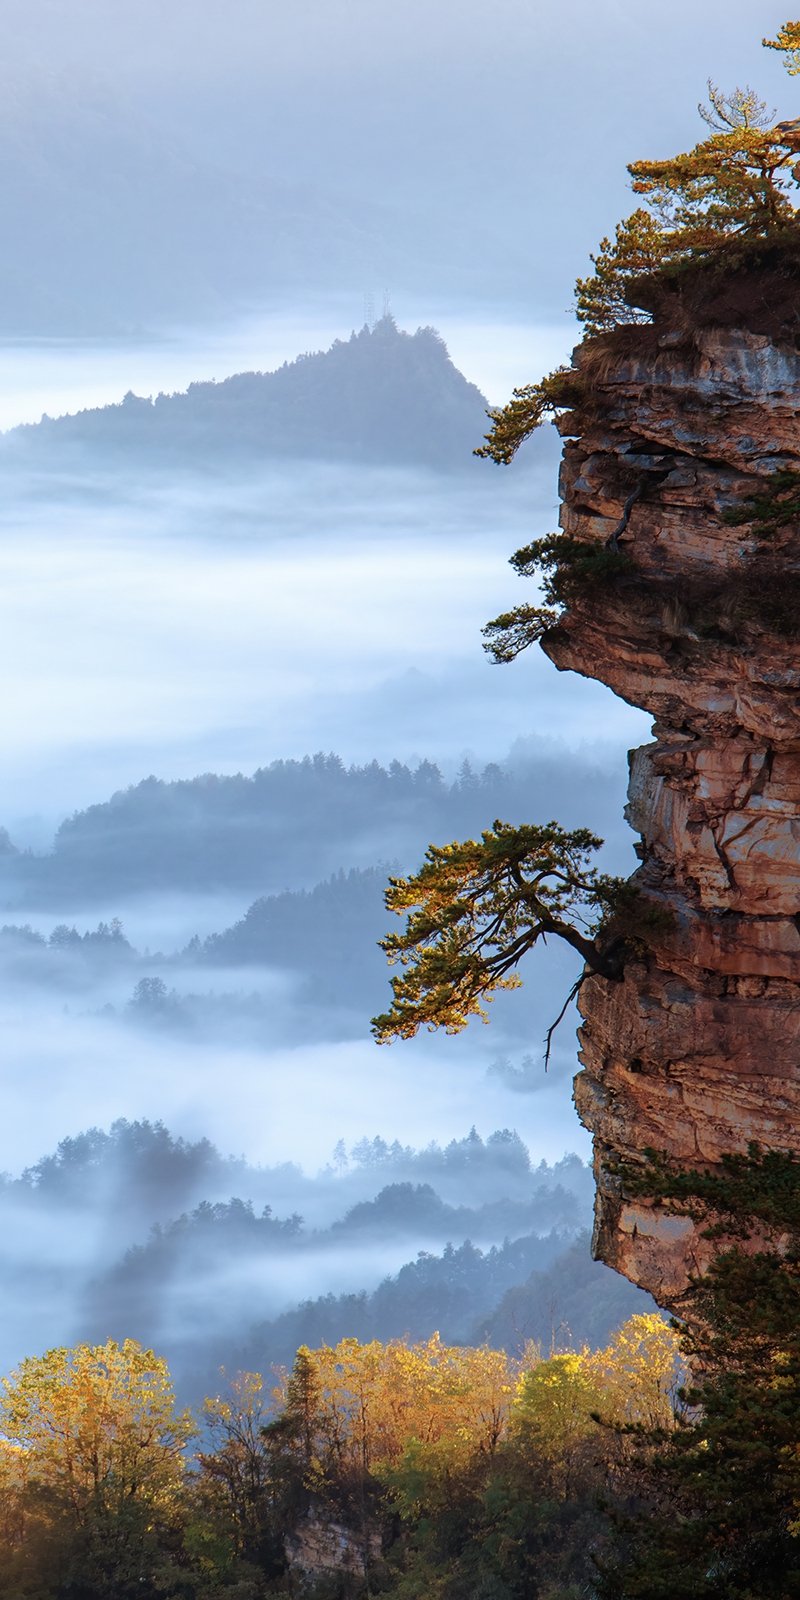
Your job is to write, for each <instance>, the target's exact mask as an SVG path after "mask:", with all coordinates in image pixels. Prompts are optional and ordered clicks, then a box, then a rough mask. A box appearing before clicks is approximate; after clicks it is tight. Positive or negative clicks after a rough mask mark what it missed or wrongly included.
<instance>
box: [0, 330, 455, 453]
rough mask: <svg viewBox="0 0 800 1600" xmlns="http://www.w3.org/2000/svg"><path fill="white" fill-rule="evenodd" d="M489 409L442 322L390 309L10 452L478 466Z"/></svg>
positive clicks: (18, 442)
mask: <svg viewBox="0 0 800 1600" xmlns="http://www.w3.org/2000/svg"><path fill="white" fill-rule="evenodd" d="M486 405H487V402H486V400H485V399H484V397H483V395H482V394H481V392H480V390H479V389H478V388H476V386H475V384H474V383H469V382H468V381H467V379H466V378H465V377H463V376H462V374H461V373H460V372H459V371H458V369H457V368H456V367H455V366H454V365H453V363H452V361H451V360H450V357H449V355H448V352H447V347H446V345H445V343H444V341H443V340H442V339H441V338H440V337H439V335H438V333H437V332H436V331H435V329H433V328H418V329H417V331H416V333H414V334H408V333H405V332H403V331H402V330H401V329H400V328H398V327H397V324H396V323H395V321H394V318H393V317H391V316H388V315H387V316H384V317H383V318H382V319H381V320H380V322H377V323H376V324H375V325H374V327H372V328H370V327H368V326H366V325H365V326H364V327H363V328H362V329H361V330H360V332H358V333H353V334H351V336H350V338H349V339H347V340H342V339H337V340H336V341H335V343H334V344H333V345H332V346H331V348H330V349H329V350H326V351H318V352H316V353H314V354H308V355H302V356H298V358H297V360H296V361H292V362H284V365H283V366H282V367H279V368H278V370H277V371H275V372H241V373H238V374H237V375H236V376H235V377H231V378H226V379H224V380H223V381H222V382H221V383H214V382H208V383H192V384H190V385H189V388H188V390H187V391H186V393H185V394H169V395H167V394H159V395H157V396H156V398H155V399H154V400H151V399H142V398H140V397H137V396H136V395H134V394H133V393H128V394H127V395H126V396H125V399H124V400H122V401H121V402H120V403H119V404H118V405H108V406H103V407H100V408H98V409H96V410H90V411H81V412H79V413H78V414H77V415H75V416H66V417H59V418H58V419H56V420H54V419H52V418H49V417H43V418H42V421H41V422H39V423H36V424H30V425H27V426H24V427H21V428H16V429H14V430H13V432H12V433H10V434H9V435H7V436H6V440H5V446H4V448H5V453H6V455H7V456H10V457H11V458H12V459H14V458H16V457H18V456H19V454H20V452H22V453H23V454H25V455H28V456H29V455H31V454H32V455H33V457H34V458H35V460H36V461H37V462H40V461H43V460H47V459H53V460H55V459H60V458H61V457H62V456H63V454H64V452H65V451H67V452H70V450H72V451H74V450H75V448H76V447H80V448H81V449H84V450H90V451H91V452H93V453H94V454H95V455H96V454H98V453H100V454H101V455H102V456H104V457H110V458H112V459H113V460H114V461H115V462H117V463H119V462H120V460H121V459H125V460H127V461H128V462H129V463H131V464H134V463H136V462H146V461H156V462H168V461H184V462H187V463H191V464H193V465H200V466H203V465H207V464H208V462H209V461H210V460H217V461H219V462H220V463H224V462H225V461H227V460H231V459H233V460H241V459H242V458H247V459H254V460H258V459H262V458H267V457H298V456H301V457H302V456H305V457H316V458H319V459H324V460H334V461H352V462H383V463H396V464H398V465H401V464H402V465H416V466H427V467H436V468H456V469H463V470H469V468H470V467H471V466H472V465H473V464H474V463H473V459H472V451H473V450H474V449H475V447H476V446H477V445H479V444H480V442H481V438H482V435H483V434H484V432H485V430H486Z"/></svg>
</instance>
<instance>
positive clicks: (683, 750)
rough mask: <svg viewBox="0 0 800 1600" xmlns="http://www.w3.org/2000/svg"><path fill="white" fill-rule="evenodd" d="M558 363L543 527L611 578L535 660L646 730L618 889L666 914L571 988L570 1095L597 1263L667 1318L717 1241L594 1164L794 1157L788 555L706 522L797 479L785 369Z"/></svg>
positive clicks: (637, 756) (666, 355)
mask: <svg viewBox="0 0 800 1600" xmlns="http://www.w3.org/2000/svg"><path fill="white" fill-rule="evenodd" d="M756 298H757V297H756ZM675 322H678V324H679V319H677V318H676V319H675ZM574 362H575V365H576V366H577V368H578V373H579V378H578V383H579V385H580V386H582V389H583V398H582V399H581V400H580V402H579V406H578V409H577V410H576V411H574V412H573V413H570V414H568V415H567V416H565V417H562V419H561V422H560V428H561V431H562V433H563V434H565V435H567V441H568V442H567V443H566V445H565V449H564V458H563V467H562V483H561V495H562V500H563V511H562V526H563V528H564V530H565V532H566V533H567V534H569V535H571V536H572V537H574V538H577V539H580V540H593V541H597V542H599V543H600V544H601V545H605V546H606V547H607V548H610V549H612V550H613V549H615V548H618V550H619V552H620V554H624V555H626V556H627V557H629V558H630V562H631V565H630V566H629V567H628V569H627V571H624V572H622V573H621V575H619V576H617V577H615V578H613V579H612V580H611V581H609V582H606V583H602V584H597V585H595V586H594V587H593V589H592V591H591V594H590V593H589V592H588V591H584V592H579V593H578V594H577V595H576V596H575V597H574V598H572V599H571V600H570V602H569V607H568V610H567V611H566V613H565V614H564V616H563V618H562V621H561V623H560V625H559V626H558V627H557V628H556V629H554V630H552V631H551V632H549V633H548V634H546V635H545V637H544V639H543V641H542V642H543V646H544V649H545V650H546V652H547V654H548V655H549V656H550V658H551V660H552V661H553V662H554V663H555V665H556V666H557V667H558V668H559V669H560V670H567V669H569V670H572V671H575V672H580V673H582V674H583V675H585V676H587V677H590V678H596V679H599V680H600V681H601V682H603V683H606V684H608V686H609V687H610V688H611V689H612V690H613V691H614V693H615V694H618V695H620V696H621V697H622V698H623V699H625V700H627V701H629V702H630V703H631V704H633V705H636V706H640V707H642V708H644V709H646V710H648V711H650V712H652V714H653V716H654V718H655V723H654V727H653V734H654V742H653V743H652V744H648V745H645V746H644V747H643V748H642V749H640V750H636V751H633V752H632V753H631V757H630V762H631V780H630V789H629V806H628V811H627V815H628V819H629V821H630V823H631V825H632V827H633V828H634V829H635V830H636V831H637V832H638V833H639V834H640V836H641V844H640V845H639V846H638V853H639V855H640V857H641V863H642V864H641V867H640V869H639V871H638V873H637V874H636V876H635V880H634V881H635V882H636V883H637V884H638V885H639V886H640V888H641V890H642V896H643V900H646V901H647V902H650V903H654V904H655V905H656V906H658V907H659V908H660V909H661V911H662V912H666V913H668V915H667V916H665V917H662V918H661V929H660V931H659V932H658V933H657V934H655V935H653V936H652V937H650V938H649V939H648V941H647V945H648V947H647V950H646V953H644V954H641V955H637V956H635V957H634V958H633V959H631V960H630V961H629V962H628V964H627V966H626V969H625V973H624V978H623V980H622V981H621V982H619V983H612V982H609V981H607V980H604V979H601V978H596V977H590V978H588V979H587V980H586V981H585V982H584V985H583V988H582V990H581V1012H582V1016H583V1026H582V1028H581V1030H580V1041H581V1056H580V1059H581V1061H582V1063H583V1071H582V1072H581V1073H580V1074H579V1076H578V1077H577V1079H576V1082H575V1100H576V1104H577V1107H578V1111H579V1114H580V1116H581V1119H582V1121H583V1122H584V1124H585V1125H586V1127H587V1128H589V1129H590V1130H591V1131H592V1133H593V1135H594V1145H595V1167H596V1180H597V1208H596V1228H595V1243H594V1248H595V1252H596V1254H597V1255H599V1257H600V1258H601V1259H602V1260H604V1261H606V1262H607V1263H608V1264H609V1265H611V1266H613V1267H615V1268H616V1269H617V1270H618V1271H620V1272H623V1273H624V1274H625V1275H626V1276H627V1277H629V1278H631V1279H632V1280H633V1281H634V1282H636V1283H638V1284H640V1285H641V1286H642V1287H643V1288H646V1289H648V1290H649V1291H650V1292H651V1293H652V1294H654V1295H655V1297H656V1298H657V1299H658V1300H659V1302H660V1303H661V1304H662V1305H673V1306H679V1305H680V1303H681V1295H682V1291H683V1290H684V1288H685V1286H686V1281H687V1274H688V1272H690V1271H695V1270H702V1268H703V1266H704V1264H705V1263H706V1261H707V1259H708V1257H709V1255H710V1254H711V1252H712V1250H713V1248H714V1247H713V1246H712V1245H710V1244H709V1243H708V1241H705V1240H703V1239H702V1238H701V1237H700V1233H699V1229H695V1228H694V1226H693V1224H692V1223H691V1222H690V1221H689V1220H688V1219H683V1218H677V1217H669V1216H667V1215H666V1214H665V1213H664V1212H663V1211H659V1210H655V1209H653V1208H651V1207H650V1206H649V1205H648V1204H647V1203H646V1202H642V1201H641V1200H638V1201H636V1202H634V1201H633V1200H632V1199H631V1198H630V1197H629V1196H626V1194H625V1193H624V1190H623V1188H622V1186H621V1184H620V1180H619V1178H618V1177H617V1176H615V1175H614V1172H613V1167H614V1165H615V1163H616V1162H617V1161H618V1160H619V1159H620V1158H622V1159H623V1161H626V1162H634V1163H636V1162H640V1161H641V1160H642V1152H643V1150H644V1149H645V1148H646V1147H648V1146H652V1147H655V1148H656V1149H657V1150H659V1151H664V1152H666V1153H667V1154H668V1155H669V1156H670V1157H671V1158H672V1159H673V1160H675V1161H676V1162H678V1163H679V1164H685V1165H687V1166H689V1165H691V1166H696V1165H700V1166H706V1167H711V1168H713V1166H714V1165H715V1164H717V1163H718V1162H719V1159H720V1156H721V1154H722V1153H723V1152H725V1151H730V1150H742V1151H744V1150H746V1147H747V1143H748V1141H749V1140H753V1139H755V1140H757V1141H758V1142H759V1144H760V1145H761V1146H762V1147H764V1148H767V1149H769V1148H773V1149H776V1148H777V1149H787V1148H791V1147H796V1146H797V1143H798V1139H797V1130H798V1126H799V1125H800V1079H799V1076H798V1056H799V1055H800V1037H799V1035H800V637H798V635H799V634H800V615H799V613H800V607H799V606H798V598H797V597H798V593H799V592H800V580H799V579H798V574H800V543H796V542H795V537H796V536H795V534H794V533H792V532H791V530H790V531H787V532H783V533H780V534H779V536H778V538H777V540H773V541H772V542H771V543H768V544H767V543H763V542H762V543H759V542H758V541H757V540H755V539H754V538H753V534H752V530H751V529H750V528H749V527H748V526H744V527H732V526H730V525H726V523H725V521H724V520H723V514H724V512H725V511H726V509H729V508H731V507H734V506H742V504H743V503H745V497H746V496H747V495H752V494H753V493H754V491H756V490H757V489H758V488H759V486H762V487H763V484H764V479H765V476H766V475H768V474H771V473H773V472H774V471H775V470H776V469H779V468H783V467H791V468H796V467H798V466H800V417H799V416H798V407H799V400H798V397H799V396H800V353H798V351H797V350H796V349H795V348H794V345H793V342H790V341H789V340H788V339H786V340H784V341H783V342H780V341H779V340H778V339H776V338H774V337H770V335H769V334H765V333H759V332H752V331H750V330H749V329H747V328H742V327H735V326H733V327H731V326H728V327H725V326H719V325H718V326H716V327H715V326H706V327H701V328H696V327H695V328H694V329H693V330H692V329H690V330H687V329H686V327H685V325H684V326H681V325H680V324H679V325H677V326H676V325H674V323H673V325H672V326H671V325H670V321H669V317H668V316H666V315H662V316H661V317H660V318H657V319H656V323H655V326H654V327H653V328H650V327H643V328H629V329H625V330H622V331H620V333H619V334H618V335H614V336H611V338H610V339H607V340H605V341H603V340H600V341H595V342H593V343H590V344H586V345H584V346H582V347H579V349H578V350H577V351H576V353H575V358H574Z"/></svg>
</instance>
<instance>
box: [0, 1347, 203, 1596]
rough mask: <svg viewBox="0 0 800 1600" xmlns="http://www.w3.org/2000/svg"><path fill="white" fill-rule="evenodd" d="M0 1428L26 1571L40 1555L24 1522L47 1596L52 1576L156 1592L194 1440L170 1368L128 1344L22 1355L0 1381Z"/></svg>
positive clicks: (94, 1588)
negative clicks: (43, 1566)
mask: <svg viewBox="0 0 800 1600" xmlns="http://www.w3.org/2000/svg"><path fill="white" fill-rule="evenodd" d="M0 1433H2V1436H3V1440H4V1451H3V1460H2V1468H3V1473H4V1476H5V1481H6V1487H7V1492H8V1493H10V1495H11V1497H12V1501H13V1503H14V1504H15V1505H16V1506H17V1508H18V1516H19V1518H20V1526H21V1528H22V1529H23V1534H21V1535H20V1541H21V1546H25V1547H26V1548H25V1549H24V1550H23V1555H24V1557H25V1560H23V1566H24V1565H25V1564H26V1561H27V1564H30V1562H31V1561H33V1563H34V1564H36V1562H37V1558H38V1559H40V1558H41V1551H39V1552H38V1557H37V1549H36V1548H35V1546H36V1540H32V1539H31V1538H30V1537H29V1535H28V1534H24V1529H25V1527H26V1526H27V1527H28V1530H29V1532H30V1520H31V1518H32V1519H33V1521H34V1523H36V1521H37V1520H38V1523H39V1525H40V1534H41V1536H42V1537H43V1539H44V1542H45V1545H46V1546H47V1551H48V1552H49V1553H47V1561H48V1562H52V1563H53V1566H52V1572H53V1584H54V1588H53V1590H52V1592H53V1593H55V1592H56V1588H57V1582H58V1574H59V1571H60V1572H61V1574H62V1582H63V1583H64V1584H69V1583H72V1584H73V1586H75V1587H76V1589H77V1590H79V1592H81V1593H82V1594H85V1595H86V1596H95V1595H97V1596H98V1597H99V1596H103V1595H109V1596H111V1595H113V1596H114V1597H115V1600H125V1597H126V1596H127V1595H129V1594H130V1595H134V1594H135V1595H139V1596H141V1595H148V1594H150V1593H155V1592H156V1590H157V1587H158V1584H157V1569H158V1567H159V1566H160V1565H161V1562H162V1552H163V1550H164V1548H165V1545H168V1544H169V1540H170V1537H171V1533H172V1531H173V1530H175V1529H177V1527H178V1525H179V1522H180V1497H181V1488H182V1482H183V1473H184V1461H183V1450H184V1448H185V1446H186V1445H187V1443H188V1441H189V1440H190V1438H191V1436H192V1425H191V1420H190V1418H189V1415H188V1413H186V1412H181V1413H178V1412H176V1410H175V1402H174V1396H173V1392H172V1386H171V1383H170V1379H169V1373H168V1371H167V1367H166V1363H165V1362H164V1361H163V1360H161V1359H160V1358H159V1357H157V1356H154V1355H153V1352H152V1351H146V1350H142V1349H141V1347H140V1346H139V1345H138V1344H136V1343H135V1342H134V1341H133V1340H126V1341H125V1343H124V1344H123V1345H117V1344H115V1343H114V1341H113V1340H109V1341H108V1342H107V1343H106V1344H105V1345H98V1346H90V1345H78V1346H77V1347H76V1348H75V1349H73V1350H66V1349H56V1350H49V1351H48V1352H47V1353H46V1354H45V1355H43V1356H38V1357H30V1358H29V1359H28V1360H26V1361H23V1362H22V1364H21V1366H20V1367H19V1368H18V1369H17V1370H16V1371H15V1372H12V1373H11V1375H10V1376H9V1377H8V1378H4V1379H3V1380H2V1386H1V1392H0ZM23 1535H24V1536H23ZM56 1552H57V1553H56ZM81 1585H82V1586H83V1587H82V1588H81V1587H80V1586H81ZM43 1592H44V1593H48V1592H50V1591H49V1590H44V1591H43Z"/></svg>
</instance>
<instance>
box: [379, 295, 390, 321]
mask: <svg viewBox="0 0 800 1600" xmlns="http://www.w3.org/2000/svg"><path fill="white" fill-rule="evenodd" d="M391 314H392V308H391V305H390V302H389V290H388V289H384V291H383V310H382V311H381V316H382V317H390V316H391Z"/></svg>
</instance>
